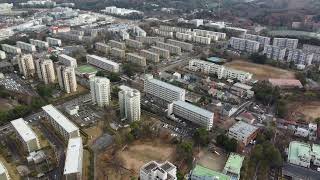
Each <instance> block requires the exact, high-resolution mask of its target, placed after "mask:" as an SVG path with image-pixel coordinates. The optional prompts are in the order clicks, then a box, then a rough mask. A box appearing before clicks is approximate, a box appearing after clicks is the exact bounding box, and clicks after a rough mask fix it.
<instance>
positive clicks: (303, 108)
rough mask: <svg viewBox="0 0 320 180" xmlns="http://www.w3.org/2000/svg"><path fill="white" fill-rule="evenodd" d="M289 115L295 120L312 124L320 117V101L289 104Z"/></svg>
mask: <svg viewBox="0 0 320 180" xmlns="http://www.w3.org/2000/svg"><path fill="white" fill-rule="evenodd" d="M288 108H289V114H290V117H292V118H293V119H294V120H299V119H301V120H305V121H306V122H311V121H313V120H314V119H316V118H318V117H320V101H309V102H293V103H290V104H289V107H288Z"/></svg>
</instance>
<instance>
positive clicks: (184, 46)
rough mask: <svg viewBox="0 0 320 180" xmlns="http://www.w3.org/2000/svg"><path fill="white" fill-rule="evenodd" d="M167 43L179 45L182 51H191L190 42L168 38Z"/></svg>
mask: <svg viewBox="0 0 320 180" xmlns="http://www.w3.org/2000/svg"><path fill="white" fill-rule="evenodd" d="M167 43H169V44H172V45H175V46H178V47H180V48H181V49H182V50H184V51H192V49H193V45H192V44H190V43H186V42H182V41H176V40H173V39H168V40H167Z"/></svg>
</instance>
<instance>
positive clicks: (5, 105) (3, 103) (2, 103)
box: [0, 98, 18, 111]
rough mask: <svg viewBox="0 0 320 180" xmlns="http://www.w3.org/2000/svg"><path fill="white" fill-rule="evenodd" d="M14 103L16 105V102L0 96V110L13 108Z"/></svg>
mask: <svg viewBox="0 0 320 180" xmlns="http://www.w3.org/2000/svg"><path fill="white" fill-rule="evenodd" d="M16 105H18V103H17V102H14V101H10V100H8V99H3V98H0V111H8V110H10V109H13V108H14V107H15V106H16Z"/></svg>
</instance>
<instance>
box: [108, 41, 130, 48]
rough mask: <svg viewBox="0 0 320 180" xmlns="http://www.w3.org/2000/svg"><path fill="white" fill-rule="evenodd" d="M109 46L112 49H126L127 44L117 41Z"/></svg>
mask: <svg viewBox="0 0 320 180" xmlns="http://www.w3.org/2000/svg"><path fill="white" fill-rule="evenodd" d="M109 44H110V46H111V47H112V48H118V49H126V44H125V43H122V42H118V41H115V40H110V41H109Z"/></svg>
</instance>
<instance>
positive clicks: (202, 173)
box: [192, 165, 230, 180]
mask: <svg viewBox="0 0 320 180" xmlns="http://www.w3.org/2000/svg"><path fill="white" fill-rule="evenodd" d="M192 175H194V176H197V177H203V178H204V177H207V178H208V179H209V178H218V179H219V180H230V177H229V176H227V175H225V174H222V173H220V172H217V171H213V170H211V169H208V168H206V167H203V166H200V165H196V167H195V168H194V169H193V170H192Z"/></svg>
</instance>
